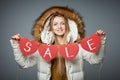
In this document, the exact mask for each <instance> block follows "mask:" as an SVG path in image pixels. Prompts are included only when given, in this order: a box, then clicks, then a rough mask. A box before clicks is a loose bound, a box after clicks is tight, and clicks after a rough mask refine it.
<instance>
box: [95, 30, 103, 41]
mask: <svg viewBox="0 0 120 80" xmlns="http://www.w3.org/2000/svg"><path fill="white" fill-rule="evenodd" d="M96 34H97V35H98V36H100V38H101V40H103V39H105V32H104V31H103V30H101V29H99V30H97V32H96Z"/></svg>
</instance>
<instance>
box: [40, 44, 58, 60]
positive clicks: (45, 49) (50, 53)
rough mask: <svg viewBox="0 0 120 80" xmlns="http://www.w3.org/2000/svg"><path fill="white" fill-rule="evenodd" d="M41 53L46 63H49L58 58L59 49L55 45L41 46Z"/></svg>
mask: <svg viewBox="0 0 120 80" xmlns="http://www.w3.org/2000/svg"><path fill="white" fill-rule="evenodd" d="M39 53H40V55H41V56H42V58H43V59H44V60H45V61H47V62H49V61H51V60H52V59H54V58H55V57H56V55H57V53H58V48H57V46H55V45H47V44H41V45H40V46H39Z"/></svg>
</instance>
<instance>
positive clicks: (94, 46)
mask: <svg viewBox="0 0 120 80" xmlns="http://www.w3.org/2000/svg"><path fill="white" fill-rule="evenodd" d="M100 43H101V40H100V37H99V36H98V35H97V34H93V35H91V36H90V37H88V38H84V39H83V40H82V41H81V46H82V48H84V49H85V50H87V51H89V52H92V53H96V52H97V51H98V50H99V47H100Z"/></svg>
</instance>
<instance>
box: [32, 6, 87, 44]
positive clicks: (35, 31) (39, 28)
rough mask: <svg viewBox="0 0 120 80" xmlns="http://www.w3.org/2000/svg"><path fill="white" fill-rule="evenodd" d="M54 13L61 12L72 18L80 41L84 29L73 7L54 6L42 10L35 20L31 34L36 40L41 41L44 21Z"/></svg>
mask: <svg viewBox="0 0 120 80" xmlns="http://www.w3.org/2000/svg"><path fill="white" fill-rule="evenodd" d="M56 13H57V14H61V15H63V16H65V17H66V18H68V19H70V20H73V21H74V22H75V23H76V25H77V29H78V32H77V33H78V35H79V36H80V39H78V40H77V41H80V40H81V39H82V38H84V32H85V30H84V25H83V21H82V19H81V17H80V15H79V14H78V13H76V12H75V11H74V10H73V9H70V8H68V7H59V6H54V7H51V8H49V9H47V10H46V11H44V12H43V13H42V14H41V16H40V17H39V18H38V19H37V20H36V23H35V25H34V27H33V29H32V35H33V36H34V38H35V40H36V41H37V42H39V43H42V40H41V37H40V35H41V32H42V31H43V29H44V26H45V24H46V21H47V20H48V19H49V17H50V16H52V15H53V14H56Z"/></svg>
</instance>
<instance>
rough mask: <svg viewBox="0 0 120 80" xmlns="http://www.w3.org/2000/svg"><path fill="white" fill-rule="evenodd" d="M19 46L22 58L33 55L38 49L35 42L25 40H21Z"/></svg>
mask: <svg viewBox="0 0 120 80" xmlns="http://www.w3.org/2000/svg"><path fill="white" fill-rule="evenodd" d="M19 46H20V50H21V52H22V53H23V55H24V56H28V55H31V54H33V53H34V52H35V51H36V50H37V49H38V47H39V46H38V44H37V42H35V41H29V40H28V39H27V38H21V39H20V42H19Z"/></svg>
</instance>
